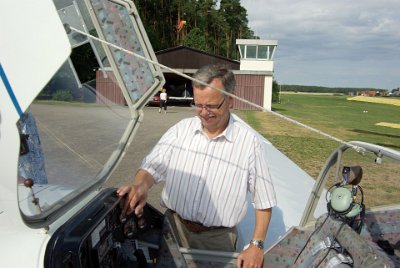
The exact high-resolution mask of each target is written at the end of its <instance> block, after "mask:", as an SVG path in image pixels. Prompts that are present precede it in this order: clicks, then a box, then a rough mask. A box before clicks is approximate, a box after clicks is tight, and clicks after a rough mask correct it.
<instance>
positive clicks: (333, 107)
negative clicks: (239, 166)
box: [242, 94, 400, 205]
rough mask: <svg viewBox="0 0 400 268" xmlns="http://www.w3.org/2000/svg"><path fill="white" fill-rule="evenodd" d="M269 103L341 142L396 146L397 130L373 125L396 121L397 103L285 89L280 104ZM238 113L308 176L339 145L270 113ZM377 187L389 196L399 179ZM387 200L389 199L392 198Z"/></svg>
mask: <svg viewBox="0 0 400 268" xmlns="http://www.w3.org/2000/svg"><path fill="white" fill-rule="evenodd" d="M272 108H273V110H274V111H275V112H279V113H280V114H283V115H285V116H288V117H290V118H292V119H295V120H297V121H299V122H301V123H304V124H306V125H309V126H311V127H313V128H315V129H319V130H321V131H323V132H325V133H327V134H330V135H332V136H334V137H336V138H339V139H342V140H345V141H352V140H358V141H365V142H370V143H374V144H378V145H382V146H385V147H390V148H393V149H395V150H400V129H396V128H388V127H383V126H377V125H376V123H379V122H389V123H400V108H399V107H398V106H394V105H387V104H377V103H368V102H358V101H348V100H347V99H346V96H329V95H311V94H287V95H286V94H284V95H282V97H281V103H280V104H273V106H272ZM242 114H243V115H244V117H245V120H246V121H247V122H248V123H249V124H250V125H252V126H253V127H254V128H255V129H256V130H257V131H259V132H260V133H261V134H262V135H263V136H265V137H266V138H267V139H268V140H269V141H271V142H272V144H274V146H275V147H277V148H278V149H279V150H280V151H282V152H283V153H284V154H285V155H287V156H288V157H289V158H290V159H291V160H293V161H294V162H295V163H296V164H297V165H299V166H300V167H301V168H303V169H304V170H305V171H306V172H307V173H308V174H310V175H311V176H312V177H313V178H316V177H317V176H318V174H319V172H320V170H321V168H322V167H323V165H324V163H325V161H326V159H327V158H328V157H329V155H330V154H331V153H332V151H333V150H334V149H335V148H337V147H338V146H339V143H338V142H336V141H334V140H331V139H328V138H326V137H324V136H321V135H319V134H317V133H315V132H312V131H311V130H307V129H305V128H303V127H300V126H297V125H295V124H293V123H291V122H288V121H286V120H284V119H281V118H279V117H277V116H275V115H273V114H271V113H265V112H260V111H244V112H243V113H242ZM377 183H380V184H381V182H377V181H374V182H373V184H367V185H365V186H366V188H367V190H368V191H369V195H370V196H375V194H374V191H375V190H374V189H375V188H377V187H376V185H377ZM379 188H380V189H379V191H378V190H376V193H377V194H378V192H379V194H378V195H376V196H382V194H385V193H387V194H392V196H393V193H396V192H399V191H400V183H399V182H395V183H394V184H393V182H392V184H391V186H390V185H381V186H379ZM371 191H372V192H371ZM382 191H383V192H382ZM394 196H396V195H394ZM396 198H397V199H398V197H395V199H396ZM378 199H379V198H378ZM387 201H388V203H392V202H393V201H396V200H393V199H391V200H387ZM397 202H398V200H397ZM378 203H380V200H374V201H373V202H372V203H370V205H376V204H378ZM385 203H386V202H385Z"/></svg>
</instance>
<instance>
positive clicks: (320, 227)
mask: <svg viewBox="0 0 400 268" xmlns="http://www.w3.org/2000/svg"><path fill="white" fill-rule="evenodd" d="M329 216H330V213H329V212H328V214H327V216H326V218H325V219H324V221H323V222H322V223H321V225H320V226H318V228H315V230H314V231H313V232H312V233H311V234H310V236H309V237H308V239H307V241H306V243H305V244H304V246H303V248H302V249H301V250H300V252H299V254H297V256H296V259H295V260H294V262H293V264H295V263H296V262H297V260H298V259H299V257H300V255H301V253H303V251H304V249H305V248H306V247H307V244H308V242H310V240H311V237H312V236H313V235H314V234H316V233H317V232H318V231H319V230H321V229H322V226H324V224H325V223H326V221H327V220H328V218H329Z"/></svg>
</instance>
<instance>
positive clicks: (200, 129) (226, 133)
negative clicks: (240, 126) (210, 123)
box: [194, 114, 235, 142]
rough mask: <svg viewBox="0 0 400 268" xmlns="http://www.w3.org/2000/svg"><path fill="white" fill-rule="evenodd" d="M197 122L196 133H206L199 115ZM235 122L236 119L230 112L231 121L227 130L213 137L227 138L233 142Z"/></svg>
mask: <svg viewBox="0 0 400 268" xmlns="http://www.w3.org/2000/svg"><path fill="white" fill-rule="evenodd" d="M196 119H197V120H196V121H197V122H196V124H195V127H194V133H195V134H198V133H201V134H203V135H205V133H204V132H203V127H202V125H201V120H200V118H199V117H198V116H196ZM234 122H235V119H234V118H233V116H232V114H229V121H228V126H227V127H226V128H225V130H224V131H223V132H222V133H221V134H219V135H218V136H216V137H215V138H213V139H219V138H225V139H226V140H227V141H229V142H232V141H233V128H234Z"/></svg>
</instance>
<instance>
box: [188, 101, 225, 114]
mask: <svg viewBox="0 0 400 268" xmlns="http://www.w3.org/2000/svg"><path fill="white" fill-rule="evenodd" d="M225 99H226V98H224V99H223V100H222V102H221V103H220V104H214V105H212V104H210V105H203V104H194V107H196V109H197V110H199V111H201V110H203V109H206V110H207V111H217V110H219V109H220V108H221V107H222V105H223V104H224V102H225Z"/></svg>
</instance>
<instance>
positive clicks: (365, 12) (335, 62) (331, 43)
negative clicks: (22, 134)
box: [241, 0, 400, 90]
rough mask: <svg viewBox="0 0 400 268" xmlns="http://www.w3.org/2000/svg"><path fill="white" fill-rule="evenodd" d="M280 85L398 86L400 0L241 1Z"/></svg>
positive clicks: (382, 87) (399, 71)
mask: <svg viewBox="0 0 400 268" xmlns="http://www.w3.org/2000/svg"><path fill="white" fill-rule="evenodd" d="M241 4H242V6H243V7H244V8H246V10H247V18H248V20H249V27H250V28H251V30H253V31H254V34H255V35H256V36H259V37H260V39H267V40H269V39H272V40H278V47H277V50H276V52H275V58H274V79H275V80H276V81H277V82H278V83H279V84H286V85H295V84H296V85H309V86H327V87H357V88H379V89H389V90H391V89H394V88H399V87H400V0H379V1H378V0H355V1H350V0H333V1H331V0H300V1H299V0H241Z"/></svg>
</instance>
